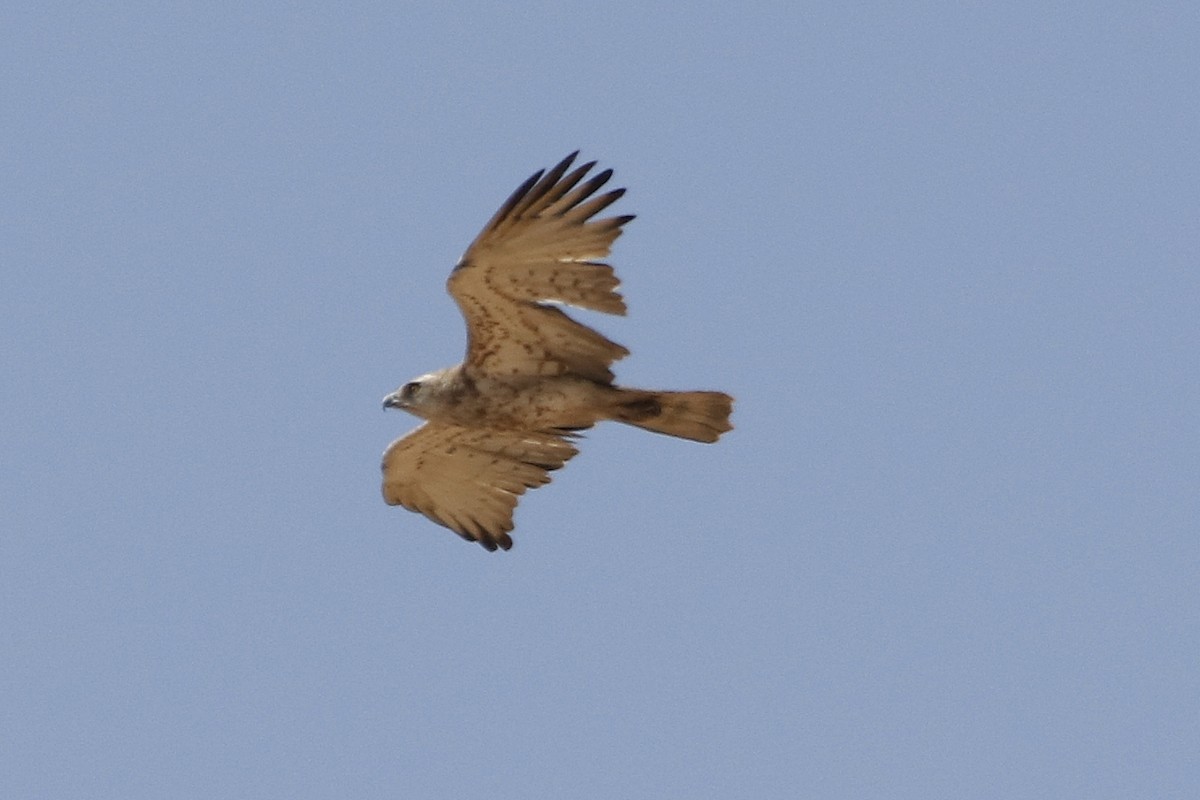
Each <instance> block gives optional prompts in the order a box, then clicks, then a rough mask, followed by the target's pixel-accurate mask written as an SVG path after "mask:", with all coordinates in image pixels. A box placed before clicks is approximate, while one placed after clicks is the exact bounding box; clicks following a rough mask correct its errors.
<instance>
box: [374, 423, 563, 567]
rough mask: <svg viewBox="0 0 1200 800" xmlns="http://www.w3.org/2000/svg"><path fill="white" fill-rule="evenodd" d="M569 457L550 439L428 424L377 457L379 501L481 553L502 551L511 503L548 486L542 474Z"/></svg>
mask: <svg viewBox="0 0 1200 800" xmlns="http://www.w3.org/2000/svg"><path fill="white" fill-rule="evenodd" d="M577 452H578V450H576V449H575V447H574V446H573V445H572V444H571V443H570V442H569V441H567V439H566V438H564V437H562V436H556V435H554V434H549V433H535V432H521V431H493V430H477V429H470V428H459V427H457V426H453V425H442V424H439V423H436V422H428V423H425V424H424V425H422V426H421V427H419V428H417V429H416V430H414V431H412V432H411V433H409V434H408V435H407V436H404V437H403V438H400V439H397V440H396V441H394V442H392V444H391V446H390V447H388V449H387V452H385V453H384V454H383V499H384V500H385V501H387V503H388V504H389V505H402V506H404V507H405V508H407V509H408V510H409V511H418V512H420V513H422V514H424V515H425V516H427V517H429V518H430V519H431V520H433V521H434V522H436V523H438V524H439V525H445V526H446V527H447V528H449V529H450V530H452V531H454V532H455V533H457V534H458V535H459V536H461V537H463V538H464V539H467V540H470V541H472V542H479V543H480V544H481V545H483V546H484V547H486V548H487V549H488V550H495V549H496V548H497V547H500V548H503V549H504V550H507V549H509V548H510V547H512V538H511V537H510V536H509V535H508V532H509V531H511V530H512V529H513V521H512V517H513V509H514V508H516V505H517V498H518V497H519V496H520V495H522V494H524V493H525V490H526V489H529V488H537V487H538V486H542V485H544V484H547V483H549V482H550V476H549V475H548V474H547V473H548V472H549V471H550V470H555V469H558V468H559V467H561V466H562V465H563V464H565V463H566V462H567V460H568V459H570V458H571V457H572V456H573V455H575V454H576V453H577Z"/></svg>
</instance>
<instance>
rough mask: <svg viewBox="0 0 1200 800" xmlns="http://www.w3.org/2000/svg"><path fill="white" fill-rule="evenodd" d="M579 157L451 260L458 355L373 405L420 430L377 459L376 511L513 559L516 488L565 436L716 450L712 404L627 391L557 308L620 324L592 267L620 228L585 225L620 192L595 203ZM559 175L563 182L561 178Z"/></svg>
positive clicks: (716, 405)
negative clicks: (638, 436) (611, 431)
mask: <svg viewBox="0 0 1200 800" xmlns="http://www.w3.org/2000/svg"><path fill="white" fill-rule="evenodd" d="M577 155H578V151H577V152H575V153H572V154H571V155H569V156H567V157H566V158H564V159H563V160H562V161H560V162H559V163H558V165H557V166H556V167H554V168H553V169H551V170H549V171H548V172H546V171H542V170H539V171H538V172H536V173H534V175H532V176H531V177H530V178H529V179H528V180H526V181H525V182H524V183H522V184H521V186H520V187H519V188H518V189H517V190H516V191H515V192H513V193H512V196H511V197H509V198H508V200H507V201H505V203H504V205H502V206H501V207H500V210H499V211H497V212H496V214H495V216H493V217H492V219H491V221H490V222H488V224H487V225H485V226H484V228H483V231H482V232H480V234H479V235H478V236H477V237H476V238H475V241H474V242H472V243H471V246H470V247H468V248H467V251H466V253H465V254H464V255H463V257H462V258H461V259H460V260H459V262H458V264H457V265H456V266H455V267H454V270H453V271H452V272H451V273H450V278H449V280H448V281H447V282H446V288H447V290H448V291H449V292H450V295H451V296H452V297H453V298H454V300H455V301H456V302H457V303H458V307H459V309H460V310H461V311H462V315H463V317H464V318H465V319H466V323H467V355H466V359H465V360H464V361H463V363H461V364H459V365H458V366H455V367H449V368H447V369H443V370H439V371H437V372H432V373H429V374H428V375H422V376H421V377H419V378H415V379H414V380H412V381H410V382H408V383H406V384H404V385H403V386H402V387H400V388H399V389H397V390H396V391H395V392H393V393H391V394H389V395H388V396H387V397H385V398H384V399H383V407H384V408H385V409H387V408H402V409H404V410H405V411H408V412H409V413H411V414H414V415H416V416H418V417H421V418H422V419H424V420H425V423H424V424H422V425H421V426H420V427H418V428H416V429H415V430H413V431H412V432H410V433H409V434H408V435H406V436H404V437H402V438H400V439H397V440H396V441H395V442H393V443H392V444H391V446H390V447H388V449H387V451H386V452H385V453H384V454H383V498H384V500H385V501H387V503H388V504H390V505H401V506H404V507H405V508H407V509H409V510H410V511H417V512H420V513H422V514H424V515H425V516H426V517H428V518H429V519H431V520H433V521H434V522H437V523H438V524H440V525H444V526H445V527H447V528H449V529H450V530H452V531H454V532H455V533H457V534H458V535H459V536H461V537H463V538H464V539H467V540H469V541H474V542H478V543H479V544H481V545H483V546H484V547H485V548H487V549H488V550H496V549H497V548H501V549H504V550H508V549H509V548H510V547H512V537H511V536H509V532H510V531H511V530H512V529H513V509H515V508H516V505H517V498H518V497H519V496H520V495H522V494H524V493H525V490H526V489H529V488H536V487H538V486H542V485H544V484H546V483H549V481H550V477H549V475H548V474H547V473H549V472H550V471H551V470H555V469H558V468H559V467H561V466H562V465H563V464H565V463H566V462H567V460H568V459H570V458H571V457H572V456H574V455H575V454H576V452H578V451H577V450H576V449H575V442H576V441H577V439H578V432H579V431H581V430H584V429H586V428H590V427H591V426H592V425H594V424H595V423H597V422H600V421H602V420H615V421H617V422H624V423H626V424H629V425H636V426H637V427H639V428H644V429H646V430H649V431H654V432H655V433H663V434H666V435H668V436H678V437H680V438H683V439H691V440H693V441H697V442H715V441H716V440H717V438H718V437H719V436H720V435H721V434H722V433H724V432H726V431H728V430H731V428H732V426H731V425H730V424H729V415H730V412H731V411H732V408H733V398H731V397H730V396H729V395H727V394H724V393H723V392H701V391H697V392H666V391H646V390H642V389H628V388H623V387H620V386H617V385H615V384H614V383H613V373H612V369H611V366H612V363H613V362H614V361H616V360H617V359H619V358H622V357H624V356H626V355H628V354H629V351H628V350H626V349H625V348H624V347H622V346H621V345H619V344H616V343H614V342H611V341H609V340H608V339H606V338H605V337H604V336H602V335H600V334H599V333H597V332H596V331H595V330H592V329H591V328H589V327H587V326H585V325H583V324H581V323H579V322H577V321H576V320H574V319H572V318H571V317H569V316H567V315H566V314H565V313H563V311H562V310H561V308H559V306H560V305H571V306H578V307H580V308H586V309H592V310H594V311H601V312H604V313H608V314H622V315H623V314H624V313H625V301H624V300H623V299H622V297H621V295H620V294H618V293H617V291H616V288H617V285H618V281H617V278H616V276H615V275H614V274H613V269H612V267H610V266H609V265H608V264H605V263H602V262H601V261H600V260H599V259H603V258H605V257H606V256H607V255H608V253H609V250H610V248H611V247H612V243H613V241H614V240H615V239H616V238H617V237H618V236H620V235H621V228H622V226H624V225H625V224H626V223H627V222H629V221H630V220H631V219H633V216H632V215H622V216H613V217H604V218H601V219H594V217H595V216H596V215H597V214H599V213H600V212H601V211H603V210H604V209H606V208H607V207H608V206H610V205H611V204H612V203H614V202H615V201H616V200H617V199H618V198H620V197H621V195H623V194H624V193H625V190H624V189H615V190H612V191H608V192H606V193H604V194H599V195H597V192H598V191H599V190H600V188H601V187H602V186H604V184H605V183H606V182H607V181H608V179H609V178H610V177H612V170H610V169H606V170H604V171H603V172H599V173H597V174H595V175H592V176H591V177H588V173H589V172H590V171H591V170H592V168H593V167H594V166H595V164H596V162H594V161H592V162H589V163H587V164H583V165H581V166H579V167H576V168H575V169H571V165H572V164H573V163H574V161H575V158H576V156H577ZM568 170H570V172H568Z"/></svg>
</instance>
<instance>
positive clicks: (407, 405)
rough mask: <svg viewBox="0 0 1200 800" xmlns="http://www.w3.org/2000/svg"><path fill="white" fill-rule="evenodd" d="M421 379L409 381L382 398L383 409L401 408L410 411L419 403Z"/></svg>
mask: <svg viewBox="0 0 1200 800" xmlns="http://www.w3.org/2000/svg"><path fill="white" fill-rule="evenodd" d="M420 397H421V378H417V379H416V380H411V381H409V382H408V383H406V384H404V385H403V386H401V387H400V388H399V389H397V390H396V391H394V392H392V393H391V394H389V395H388V396H387V397H385V398H383V407H384V409H388V408H401V409H404V410H405V411H412V410H413V409H414V407H416V406H417V405H418V404H419V403H420V402H421V401H420Z"/></svg>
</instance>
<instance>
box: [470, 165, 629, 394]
mask: <svg viewBox="0 0 1200 800" xmlns="http://www.w3.org/2000/svg"><path fill="white" fill-rule="evenodd" d="M576 155H578V153H572V154H571V155H569V156H567V157H566V158H565V159H563V160H562V161H561V162H559V164H558V166H556V167H554V168H553V169H551V170H550V171H549V172H546V173H545V174H543V173H542V172H541V171H539V172H537V173H535V174H534V175H533V176H531V177H530V178H529V180H527V181H525V183H523V184H521V186H520V187H519V188H518V189H517V190H516V191H515V192H513V194H512V196H511V197H509V198H508V200H507V201H506V202H505V203H504V205H503V206H501V207H500V210H499V211H497V212H496V215H495V216H494V217H492V219H491V221H490V222H489V223H488V224H487V225H486V226H485V227H484V229H483V231H482V232H480V234H479V236H477V237H476V238H475V241H474V242H472V243H471V246H470V247H469V248H467V252H466V253H465V254H464V255H463V257H462V260H461V261H459V263H458V266H457V267H455V268H454V272H452V273H451V275H450V279H449V280H448V281H447V283H446V288H447V289H448V290H449V292H450V294H451V296H453V297H454V299H455V301H456V302H457V303H458V307H459V308H460V309H461V310H462V313H463V316H464V317H465V318H466V321H467V357H466V362H465V368H466V370H467V372H468V373H469V374H472V375H475V376H479V375H506V376H509V375H562V374H567V373H571V374H576V375H582V376H584V377H587V378H591V379H592V380H595V381H601V382H604V383H609V382H611V381H612V378H613V374H612V371H611V370H610V369H609V367H610V366H611V365H612V363H613V362H614V361H616V360H617V359H619V358H622V357H624V356H627V355H629V351H628V350H626V349H625V348H624V347H622V346H621V345H619V344H616V343H614V342H611V341H609V340H608V339H606V338H605V337H604V336H602V335H600V334H599V333H597V332H596V331H594V330H592V329H591V328H589V327H587V326H586V325H583V324H580V323H579V322H576V321H575V320H573V319H571V318H570V317H568V316H567V315H566V314H564V313H563V312H562V311H561V310H559V309H558V308H555V307H554V306H551V305H547V301H550V302H559V303H565V304H567V305H574V306H579V307H581V308H589V309H592V310H595V311H602V312H604V313H607V314H624V313H625V301H624V300H623V299H622V298H621V295H620V294H618V293H617V292H616V287H617V285H618V283H619V281H618V280H617V278H616V275H614V274H613V269H612V267H610V266H609V265H607V264H603V263H601V262H599V261H597V260H596V259H601V258H604V257H605V256H607V255H608V253H609V250H610V249H611V248H612V243H613V241H614V240H615V239H616V238H617V237H618V236H620V235H621V226H622V225H624V224H625V223H626V222H629V221H630V220H631V219H633V217H632V216H631V215H626V216H618V217H606V218H604V219H599V220H592V217H594V216H595V215H596V214H599V213H600V212H601V211H603V210H604V209H605V208H607V207H608V206H609V205H611V204H612V203H614V202H615V201H616V200H617V199H618V198H619V197H621V195H623V194H624V193H625V190H624V189H615V190H613V191H610V192H606V193H605V194H602V195H599V196H593V195H595V194H596V192H597V191H598V190H599V189H600V187H601V186H603V185H604V184H605V183H606V182H607V181H608V179H609V178H610V177H612V170H608V169H606V170H604V171H603V172H600V173H597V174H596V175H594V176H592V177H591V178H588V179H587V180H586V181H584V180H583V178H584V176H585V175H587V173H588V171H590V170H591V168H592V167H593V166H595V163H596V162H594V161H592V162H589V163H587V164H584V165H583V166H580V167H577V168H576V169H575V170H573V171H572V172H571V173H570V174H567V170H568V169H569V168H570V166H571V164H572V162H573V161H574V160H575V156H576ZM581 181H583V182H582V183H581Z"/></svg>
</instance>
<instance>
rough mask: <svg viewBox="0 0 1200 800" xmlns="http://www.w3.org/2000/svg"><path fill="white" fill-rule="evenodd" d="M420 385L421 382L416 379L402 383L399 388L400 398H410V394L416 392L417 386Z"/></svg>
mask: <svg viewBox="0 0 1200 800" xmlns="http://www.w3.org/2000/svg"><path fill="white" fill-rule="evenodd" d="M420 385H421V384H419V383H417V382H416V381H411V382H410V383H406V384H404V386H402V387H401V388H400V399H401V400H411V399H412V396H413V395H414V394H416V392H417V387H418V386H420Z"/></svg>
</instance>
